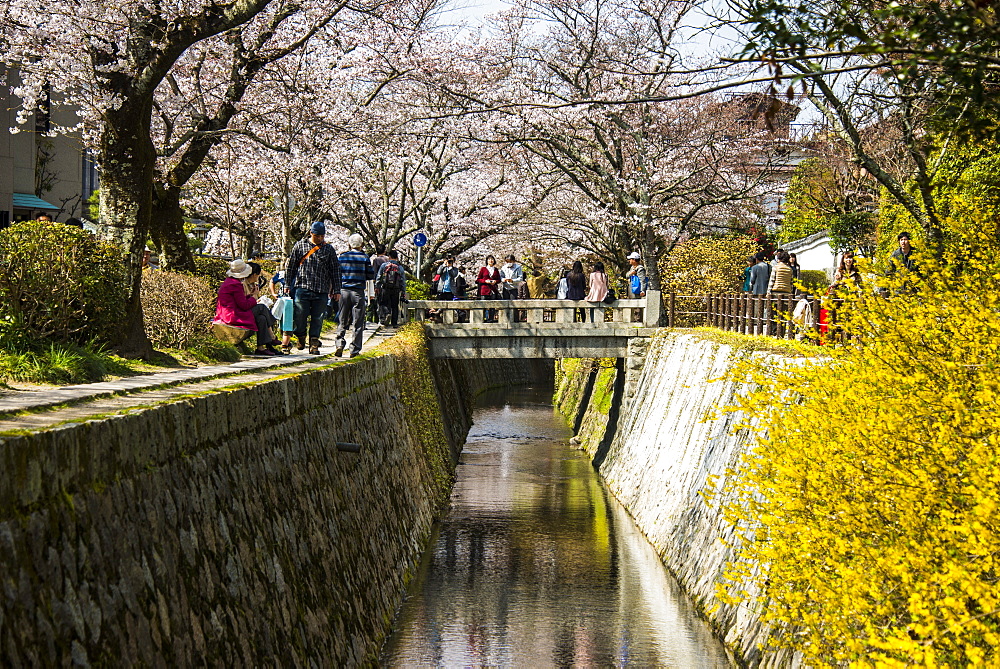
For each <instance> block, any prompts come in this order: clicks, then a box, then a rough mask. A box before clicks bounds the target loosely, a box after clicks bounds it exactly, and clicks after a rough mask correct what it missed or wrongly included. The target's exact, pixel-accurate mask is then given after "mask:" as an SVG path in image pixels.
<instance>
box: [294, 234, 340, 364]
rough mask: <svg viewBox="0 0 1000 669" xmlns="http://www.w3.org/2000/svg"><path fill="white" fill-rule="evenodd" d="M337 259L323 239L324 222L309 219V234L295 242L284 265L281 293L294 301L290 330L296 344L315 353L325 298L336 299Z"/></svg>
mask: <svg viewBox="0 0 1000 669" xmlns="http://www.w3.org/2000/svg"><path fill="white" fill-rule="evenodd" d="M340 290H341V287H340V263H339V262H338V261H337V251H336V250H335V249H334V248H333V245H331V244H327V243H326V226H325V225H323V224H322V223H320V222H318V221H317V222H316V223H313V224H312V226H311V227H310V228H309V234H308V235H306V236H305V237H303V238H302V239H300V240H299V241H297V242H295V246H293V247H292V252H291V254H289V256H288V264H287V265H286V266H285V294H286V295H288V296H289V297H291V298H292V300H293V301H294V303H295V317H294V328H293V329H294V331H295V338H296V339H297V340H298V343H297V344H296V348H298V349H299V350H300V351H301V350H302V349H304V348H305V347H306V328H307V326H308V333H309V352H310V353H312V354H313V355H317V354H319V347H320V341H319V336H320V333H321V332H322V331H323V319H324V318H325V317H326V311H327V305H328V303H329V300H333V301H334V303H336V302H337V301H339V300H340Z"/></svg>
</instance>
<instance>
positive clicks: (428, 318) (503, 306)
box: [407, 291, 837, 339]
mask: <svg viewBox="0 0 1000 669" xmlns="http://www.w3.org/2000/svg"><path fill="white" fill-rule="evenodd" d="M664 298H665V299H664V300H663V303H662V307H661V301H660V294H659V292H657V291H649V293H647V295H646V297H645V298H643V299H622V300H617V301H615V302H613V303H611V304H603V303H597V302H586V301H584V300H555V299H543V300H451V301H438V300H414V301H411V302H410V303H409V304H408V305H407V307H408V308H407V312H408V317H409V319H410V320H417V321H425V322H431V323H441V324H443V325H456V324H470V325H489V324H492V325H495V326H497V327H499V328H506V327H517V326H519V325H523V326H530V327H532V328H543V329H544V328H560V327H566V326H567V325H570V326H572V327H574V328H581V327H582V328H588V329H589V328H601V327H605V328H607V327H609V326H626V327H657V326H658V325H660V320H661V319H660V314H661V308H662V309H663V310H664V313H663V316H664V318H663V319H662V320H663V324H664V325H666V326H667V327H697V326H703V325H704V326H709V327H716V328H719V329H722V330H729V331H732V332H740V333H743V334H756V335H766V336H770V337H777V338H781V339H794V338H796V337H797V336H799V335H822V336H831V335H833V334H835V332H836V329H837V328H836V311H835V306H836V305H834V308H831V309H828V310H824V311H822V312H821V303H820V300H819V299H817V298H813V297H810V298H808V300H807V301H806V303H805V305H803V306H802V307H801V308H797V307H799V299H798V298H794V297H792V296H791V295H748V294H746V293H730V294H715V295H678V294H676V293H668V294H666V295H665V296H664ZM821 316H822V318H821Z"/></svg>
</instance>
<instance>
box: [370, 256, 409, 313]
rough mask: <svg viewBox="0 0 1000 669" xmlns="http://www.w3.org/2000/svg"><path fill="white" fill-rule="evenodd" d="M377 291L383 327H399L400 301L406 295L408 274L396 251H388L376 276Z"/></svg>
mask: <svg viewBox="0 0 1000 669" xmlns="http://www.w3.org/2000/svg"><path fill="white" fill-rule="evenodd" d="M375 290H376V291H378V299H379V313H380V314H382V316H381V323H382V325H388V326H390V327H396V326H397V325H399V301H400V300H401V299H403V297H404V296H405V295H406V272H405V270H404V269H403V266H402V265H400V264H399V253H397V252H396V250H395V249H393V250H390V251H387V252H386V254H385V260H384V261H383V262H382V263H381V264H380V265H379V268H378V272H377V273H376V274H375Z"/></svg>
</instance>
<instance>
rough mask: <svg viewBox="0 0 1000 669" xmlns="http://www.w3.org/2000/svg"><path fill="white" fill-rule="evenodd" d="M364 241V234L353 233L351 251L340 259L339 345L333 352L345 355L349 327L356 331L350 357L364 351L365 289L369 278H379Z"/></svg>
mask: <svg viewBox="0 0 1000 669" xmlns="http://www.w3.org/2000/svg"><path fill="white" fill-rule="evenodd" d="M364 242H365V240H364V238H363V237H362V236H361V235H359V234H357V233H355V234H353V235H351V236H350V238H349V239H348V240H347V243H348V244H349V245H350V247H351V248H350V250H347V251H344V252H343V253H341V254H340V257H339V258H338V260H339V261H340V282H341V289H340V293H341V298H340V310H339V311H340V325H338V326H337V335H336V339H337V348H336V350H335V351H334V352H333V354H334V355H336V356H338V357H339V356H341V355H343V354H344V349H345V348H346V347H347V339H346V336H347V330H348V329H352V330H353V336H352V338H351V354H350V357H352V358H353V357H355V356H356V355H358V354H359V353H361V345H362V344H363V343H364V336H365V311H366V307H367V299H366V295H365V289H366V287H367V285H366V284H367V283H368V281H373V280H374V279H375V273H374V272H373V271H372V264H371V261H370V260H368V256H367V255H366V254H365V252H364V251H362V250H361V247H362V245H363V244H364Z"/></svg>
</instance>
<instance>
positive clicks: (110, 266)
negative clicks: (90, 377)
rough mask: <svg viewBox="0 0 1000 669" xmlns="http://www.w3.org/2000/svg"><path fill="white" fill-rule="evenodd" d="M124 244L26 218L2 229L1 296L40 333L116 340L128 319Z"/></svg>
mask: <svg viewBox="0 0 1000 669" xmlns="http://www.w3.org/2000/svg"><path fill="white" fill-rule="evenodd" d="M124 255H125V252H124V250H123V249H122V248H121V247H119V246H116V245H114V244H109V243H107V242H102V241H100V240H98V239H97V238H96V237H94V235H92V234H91V233H89V232H86V231H84V230H81V229H80V228H76V227H73V226H69V225H63V224H61V223H51V222H39V221H27V222H24V223H15V224H14V225H12V226H10V227H9V228H6V229H5V230H0V301H2V302H3V303H4V304H5V305H6V308H7V309H8V313H7V314H6V316H8V317H9V318H10V319H11V321H13V322H14V323H16V326H17V327H19V328H23V330H24V332H25V333H27V334H30V336H31V337H33V338H37V339H48V340H53V341H59V342H69V341H74V342H77V343H81V344H82V343H85V342H87V341H90V340H92V339H96V340H98V341H102V342H108V343H115V342H117V341H118V340H119V334H120V333H119V326H120V324H121V323H122V321H123V320H124V316H125V309H126V300H127V296H128V275H127V273H126V269H125V265H124V263H123V262H122V257H123V256H124Z"/></svg>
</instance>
